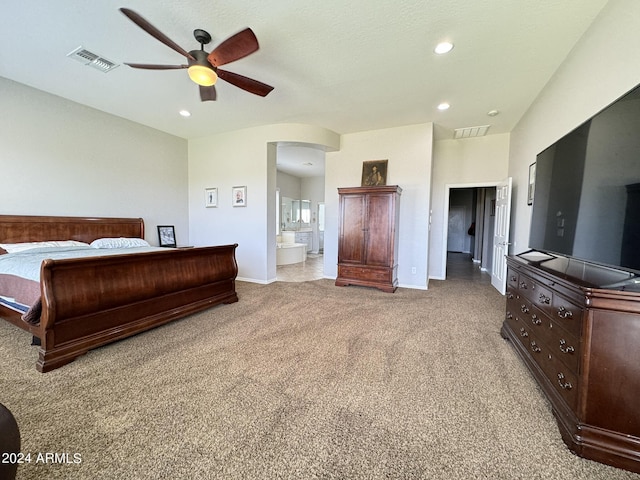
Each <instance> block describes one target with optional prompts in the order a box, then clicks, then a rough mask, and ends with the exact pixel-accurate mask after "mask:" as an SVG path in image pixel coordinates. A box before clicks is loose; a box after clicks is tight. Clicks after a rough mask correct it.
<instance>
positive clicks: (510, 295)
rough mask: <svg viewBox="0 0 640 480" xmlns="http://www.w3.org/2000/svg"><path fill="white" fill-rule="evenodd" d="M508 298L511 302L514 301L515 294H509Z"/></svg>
mask: <svg viewBox="0 0 640 480" xmlns="http://www.w3.org/2000/svg"><path fill="white" fill-rule="evenodd" d="M507 298H508V299H509V300H513V298H514V295H513V293H511V292H507Z"/></svg>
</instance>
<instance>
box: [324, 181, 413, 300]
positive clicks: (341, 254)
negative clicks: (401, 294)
mask: <svg viewBox="0 0 640 480" xmlns="http://www.w3.org/2000/svg"><path fill="white" fill-rule="evenodd" d="M401 193H402V189H401V188H400V187H399V186H397V185H391V186H383V187H351V188H339V189H338V194H339V196H340V207H339V221H338V224H339V233H338V278H336V285H338V286H344V285H360V286H365V287H376V288H379V289H380V290H383V291H385V292H390V293H392V292H394V291H395V290H396V288H398V278H397V275H398V264H397V262H398V217H399V213H400V194H401Z"/></svg>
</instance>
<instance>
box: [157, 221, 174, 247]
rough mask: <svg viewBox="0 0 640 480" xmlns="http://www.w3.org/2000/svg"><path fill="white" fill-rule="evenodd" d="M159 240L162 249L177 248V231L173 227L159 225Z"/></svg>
mask: <svg viewBox="0 0 640 480" xmlns="http://www.w3.org/2000/svg"><path fill="white" fill-rule="evenodd" d="M158 239H159V240H160V246H161V247H176V246H177V245H176V230H175V228H174V227H173V225H158Z"/></svg>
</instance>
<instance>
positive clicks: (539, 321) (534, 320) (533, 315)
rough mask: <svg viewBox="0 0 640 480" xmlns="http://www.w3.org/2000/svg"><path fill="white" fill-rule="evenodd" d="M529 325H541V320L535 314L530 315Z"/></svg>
mask: <svg viewBox="0 0 640 480" xmlns="http://www.w3.org/2000/svg"><path fill="white" fill-rule="evenodd" d="M531 323H533V324H534V325H540V324H542V320H541V319H540V318H539V317H538V316H537V315H536V314H535V313H532V314H531Z"/></svg>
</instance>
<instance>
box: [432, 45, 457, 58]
mask: <svg viewBox="0 0 640 480" xmlns="http://www.w3.org/2000/svg"><path fill="white" fill-rule="evenodd" d="M452 49H453V43H451V42H440V43H439V44H438V45H436V48H434V50H433V51H434V52H436V53H437V54H438V55H442V54H443V53H449V52H450V51H451V50H452Z"/></svg>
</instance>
